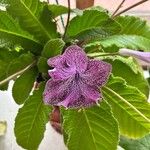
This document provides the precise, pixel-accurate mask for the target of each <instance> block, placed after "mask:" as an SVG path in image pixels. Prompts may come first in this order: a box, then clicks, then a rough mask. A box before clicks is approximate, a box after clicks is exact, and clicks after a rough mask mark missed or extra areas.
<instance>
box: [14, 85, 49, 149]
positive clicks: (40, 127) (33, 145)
mask: <svg viewBox="0 0 150 150" xmlns="http://www.w3.org/2000/svg"><path fill="white" fill-rule="evenodd" d="M43 90H44V85H40V88H39V90H37V91H35V92H34V93H33V95H32V96H30V97H29V98H28V99H27V100H26V102H25V104H24V106H23V107H22V108H20V109H19V112H18V114H17V117H16V120H15V136H16V140H17V143H18V144H19V145H20V146H22V147H23V148H25V149H30V150H34V149H38V146H39V144H40V142H41V140H42V138H43V136H44V132H45V125H46V123H47V122H48V119H49V113H50V111H51V108H50V107H49V106H45V105H44V104H43V100H42V99H43V96H42V94H43Z"/></svg>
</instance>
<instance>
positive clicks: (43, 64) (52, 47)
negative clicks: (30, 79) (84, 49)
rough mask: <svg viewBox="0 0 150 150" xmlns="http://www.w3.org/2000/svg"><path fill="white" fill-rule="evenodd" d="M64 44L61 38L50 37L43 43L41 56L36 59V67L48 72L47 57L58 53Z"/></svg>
mask: <svg viewBox="0 0 150 150" xmlns="http://www.w3.org/2000/svg"><path fill="white" fill-rule="evenodd" d="M64 46H65V42H64V41H63V40H62V39H52V40H49V41H48V42H47V43H46V44H45V46H44V49H43V51H42V54H41V55H42V56H41V57H40V58H39V60H38V69H39V71H40V72H45V73H47V72H48V69H49V66H48V64H47V60H48V58H50V57H54V56H56V55H60V54H61V52H62V49H63V47H64Z"/></svg>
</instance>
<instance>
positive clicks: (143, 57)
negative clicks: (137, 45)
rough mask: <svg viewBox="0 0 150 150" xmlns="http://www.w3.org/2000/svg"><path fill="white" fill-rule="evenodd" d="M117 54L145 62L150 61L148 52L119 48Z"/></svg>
mask: <svg viewBox="0 0 150 150" xmlns="http://www.w3.org/2000/svg"><path fill="white" fill-rule="evenodd" d="M119 54H120V55H123V56H133V57H135V58H138V59H140V60H143V61H145V62H147V63H150V52H139V51H134V50H131V49H125V48H122V49H120V50H119Z"/></svg>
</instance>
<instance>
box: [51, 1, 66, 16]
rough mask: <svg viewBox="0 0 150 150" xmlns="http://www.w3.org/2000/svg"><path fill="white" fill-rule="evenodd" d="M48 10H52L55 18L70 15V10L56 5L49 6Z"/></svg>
mask: <svg viewBox="0 0 150 150" xmlns="http://www.w3.org/2000/svg"><path fill="white" fill-rule="evenodd" d="M48 9H49V10H50V12H51V13H52V16H53V17H54V18H55V17H57V16H60V15H63V14H66V13H68V8H67V7H65V6H62V5H55V4H52V5H48Z"/></svg>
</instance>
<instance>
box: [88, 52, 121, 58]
mask: <svg viewBox="0 0 150 150" xmlns="http://www.w3.org/2000/svg"><path fill="white" fill-rule="evenodd" d="M89 55H90V54H89ZM114 55H119V53H118V52H116V53H105V54H101V55H96V56H89V57H90V58H95V57H101V56H114Z"/></svg>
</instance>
